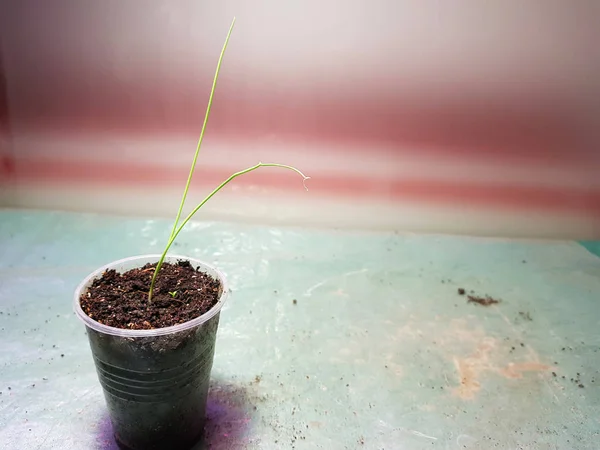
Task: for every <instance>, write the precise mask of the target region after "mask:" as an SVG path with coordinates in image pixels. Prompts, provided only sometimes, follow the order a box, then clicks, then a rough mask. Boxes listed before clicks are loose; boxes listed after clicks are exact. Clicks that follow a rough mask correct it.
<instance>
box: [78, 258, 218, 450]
mask: <svg viewBox="0 0 600 450" xmlns="http://www.w3.org/2000/svg"><path fill="white" fill-rule="evenodd" d="M159 258H160V255H144V256H135V257H131V258H126V259H122V260H119V261H115V262H113V263H110V264H108V265H106V266H104V267H101V268H99V269H98V270H96V271H94V272H92V273H91V274H90V275H88V276H87V277H86V278H85V279H84V280H83V281H82V282H81V284H80V285H79V286H78V287H77V289H76V291H75V297H74V308H75V312H76V314H77V316H78V317H79V319H81V321H82V322H83V323H84V324H85V327H86V330H87V335H88V339H89V344H90V347H91V350H92V356H93V359H94V363H95V366H96V371H97V374H98V379H99V381H100V385H101V386H102V389H103V391H104V397H105V399H106V404H107V407H108V412H109V416H110V420H111V422H112V426H113V431H114V434H115V439H116V440H117V443H118V444H119V446H121V447H122V448H126V449H131V450H141V449H144V450H151V449H173V450H175V449H188V448H190V447H192V446H193V445H194V444H195V443H196V442H197V441H198V440H199V439H200V438H201V435H202V431H203V427H204V422H205V418H206V401H207V395H208V386H209V380H210V372H211V370H212V365H213V357H214V353H215V341H216V336H217V328H218V326H219V315H220V311H221V308H222V307H223V304H224V303H225V301H226V300H227V295H228V290H227V286H226V280H225V277H224V276H223V274H222V273H221V272H219V271H218V270H216V269H215V268H213V267H211V266H210V265H208V264H206V263H203V262H201V261H198V260H195V259H193V258H188V257H183V256H168V257H167V258H166V259H165V262H168V263H177V261H180V260H187V261H189V262H190V263H191V264H192V265H193V266H194V267H199V270H200V271H201V272H204V273H206V274H208V275H210V276H212V277H213V278H215V279H218V280H219V281H220V282H221V292H220V294H219V300H218V302H217V303H216V304H215V305H214V306H213V307H212V308H211V309H210V310H209V311H207V312H206V313H205V314H203V315H202V316H199V317H197V318H195V319H193V320H190V321H188V322H185V323H183V324H180V325H175V326H171V327H166V328H157V329H152V330H128V329H121V328H115V327H110V326H107V325H103V324H101V323H99V322H96V321H95V320H93V319H92V318H90V317H89V316H88V315H87V314H85V313H84V312H83V310H82V309H81V305H80V303H79V299H80V298H81V296H82V295H85V293H86V291H87V289H88V288H89V286H90V285H91V284H92V282H93V281H94V280H95V279H97V278H100V277H101V276H102V274H103V273H104V272H105V271H106V270H108V269H115V270H116V271H117V272H119V273H123V272H126V271H128V270H131V269H135V268H141V267H143V266H144V265H145V264H147V263H156V262H158V260H159Z"/></svg>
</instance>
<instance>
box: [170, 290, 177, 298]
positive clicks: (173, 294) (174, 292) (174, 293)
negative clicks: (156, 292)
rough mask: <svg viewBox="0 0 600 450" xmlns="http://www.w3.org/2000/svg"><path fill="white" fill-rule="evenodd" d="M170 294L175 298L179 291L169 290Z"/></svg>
mask: <svg viewBox="0 0 600 450" xmlns="http://www.w3.org/2000/svg"><path fill="white" fill-rule="evenodd" d="M169 295H170V296H171V297H173V298H175V296H176V295H177V291H173V292H171V291H169Z"/></svg>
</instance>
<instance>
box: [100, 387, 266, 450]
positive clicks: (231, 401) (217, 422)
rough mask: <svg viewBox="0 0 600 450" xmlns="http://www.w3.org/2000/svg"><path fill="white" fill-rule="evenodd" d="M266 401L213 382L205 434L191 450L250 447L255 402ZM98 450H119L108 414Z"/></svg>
mask: <svg viewBox="0 0 600 450" xmlns="http://www.w3.org/2000/svg"><path fill="white" fill-rule="evenodd" d="M265 398H266V397H260V396H256V395H251V394H249V393H248V391H247V390H246V388H245V387H244V386H240V385H236V384H231V383H222V382H216V381H213V382H211V385H210V390H209V393H208V401H207V405H206V423H205V426H204V434H203V436H202V438H201V439H200V441H199V442H198V443H197V444H196V445H195V446H194V447H193V449H192V450H204V449H208V448H210V449H215V450H219V449H235V448H238V446H243V444H244V443H247V434H248V429H249V427H250V422H251V421H252V415H251V411H255V410H257V407H256V406H254V405H253V403H254V402H261V401H264V400H265ZM96 430H97V436H96V447H95V448H96V449H98V450H120V448H119V446H118V445H117V443H116V441H115V437H114V432H113V428H112V424H111V422H110V418H109V417H108V414H107V415H106V416H105V417H103V418H102V419H101V420H100V422H99V423H98V426H97V429H96Z"/></svg>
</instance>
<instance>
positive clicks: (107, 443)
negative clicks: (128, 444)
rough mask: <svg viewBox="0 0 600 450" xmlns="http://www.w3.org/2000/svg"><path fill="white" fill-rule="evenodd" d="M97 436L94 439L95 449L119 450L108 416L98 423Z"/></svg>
mask: <svg viewBox="0 0 600 450" xmlns="http://www.w3.org/2000/svg"><path fill="white" fill-rule="evenodd" d="M97 432H98V435H97V437H96V443H97V447H96V448H97V449H98V450H119V446H118V445H117V441H115V436H114V433H113V428H112V424H111V423H110V418H109V417H108V415H106V416H105V417H103V418H102V420H100V422H99V423H98V428H97Z"/></svg>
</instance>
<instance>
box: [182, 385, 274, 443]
mask: <svg viewBox="0 0 600 450" xmlns="http://www.w3.org/2000/svg"><path fill="white" fill-rule="evenodd" d="M263 400H264V399H263ZM254 401H257V402H260V401H262V400H261V397H260V396H255V395H252V394H250V393H249V392H248V390H247V389H246V387H244V386H241V385H238V384H232V383H223V382H221V381H213V382H211V385H210V390H209V393H208V402H207V405H206V424H205V426H204V435H203V438H202V440H201V442H199V443H198V445H197V446H195V447H194V450H200V449H205V448H210V449H211V450H213V449H214V450H219V449H232V448H238V447H242V446H243V444H245V443H247V435H248V430H249V427H250V422H251V421H252V414H251V411H254V410H256V409H257V407H255V406H254V405H253V402H254Z"/></svg>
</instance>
